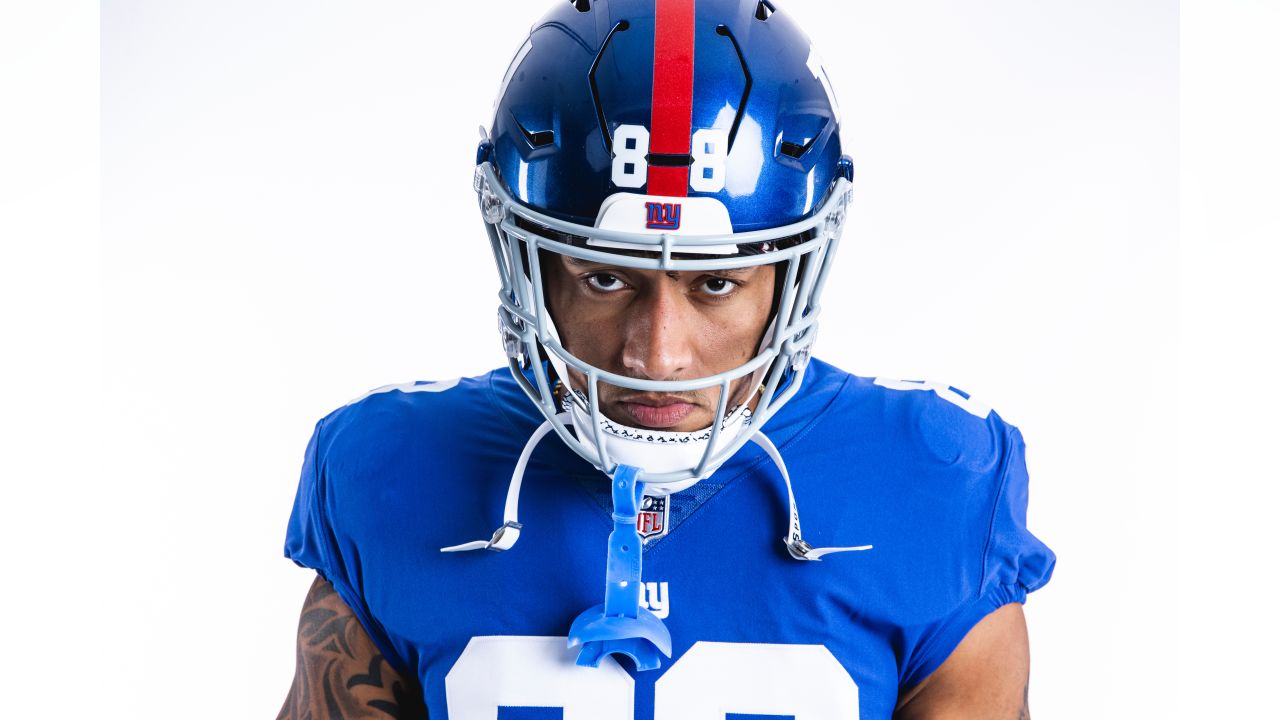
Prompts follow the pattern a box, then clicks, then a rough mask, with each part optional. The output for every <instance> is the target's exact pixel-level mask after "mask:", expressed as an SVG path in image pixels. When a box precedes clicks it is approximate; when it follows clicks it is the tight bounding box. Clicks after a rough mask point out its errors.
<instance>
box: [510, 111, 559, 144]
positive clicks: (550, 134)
mask: <svg viewBox="0 0 1280 720" xmlns="http://www.w3.org/2000/svg"><path fill="white" fill-rule="evenodd" d="M511 119H512V120H515V122H516V127H518V128H520V133H521V134H522V135H524V139H525V142H527V143H529V147H532V148H540V147H546V146H548V145H552V144H554V143H555V141H556V133H555V131H554V130H529V129H527V128H526V127H525V126H524V124H523V123H521V122H520V120H519V119H518V118H516V117H515V116H514V115H513V116H512V118H511Z"/></svg>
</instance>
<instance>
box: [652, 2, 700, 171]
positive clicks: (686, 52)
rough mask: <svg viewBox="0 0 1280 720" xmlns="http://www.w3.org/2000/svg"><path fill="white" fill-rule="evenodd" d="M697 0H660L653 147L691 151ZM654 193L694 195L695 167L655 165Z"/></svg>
mask: <svg viewBox="0 0 1280 720" xmlns="http://www.w3.org/2000/svg"><path fill="white" fill-rule="evenodd" d="M693 19H694V0H657V8H656V12H655V15H654V24H653V115H652V116H651V117H650V119H649V128H650V129H649V152H650V153H658V154H672V155H687V154H688V153H689V138H690V135H691V133H692V128H691V126H692V123H693ZM647 189H648V192H649V194H650V195H667V196H672V197H684V196H686V195H688V194H689V168H688V167H670V166H657V167H655V166H654V165H653V163H650V164H649V174H648V188H647Z"/></svg>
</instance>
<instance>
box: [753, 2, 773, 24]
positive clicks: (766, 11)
mask: <svg viewBox="0 0 1280 720" xmlns="http://www.w3.org/2000/svg"><path fill="white" fill-rule="evenodd" d="M775 11H776V8H774V7H773V3H771V2H769V0H760V2H759V3H757V4H756V19H757V20H768V19H769V16H770V15H772V14H773V13H774V12H775Z"/></svg>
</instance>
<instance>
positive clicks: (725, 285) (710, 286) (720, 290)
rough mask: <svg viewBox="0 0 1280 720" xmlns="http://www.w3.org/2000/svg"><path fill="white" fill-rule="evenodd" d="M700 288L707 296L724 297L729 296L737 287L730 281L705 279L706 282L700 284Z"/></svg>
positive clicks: (714, 278)
mask: <svg viewBox="0 0 1280 720" xmlns="http://www.w3.org/2000/svg"><path fill="white" fill-rule="evenodd" d="M702 287H703V289H704V290H706V293H707V294H708V295H714V296H717V297H724V296H725V295H729V294H731V293H732V292H733V291H734V289H735V288H736V287H737V285H735V284H734V283H733V281H732V280H726V279H725V278H718V277H713V278H707V280H706V281H705V282H703V283H702Z"/></svg>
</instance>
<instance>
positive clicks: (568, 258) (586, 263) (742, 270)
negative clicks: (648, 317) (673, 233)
mask: <svg viewBox="0 0 1280 720" xmlns="http://www.w3.org/2000/svg"><path fill="white" fill-rule="evenodd" d="M563 257H564V259H565V262H567V263H569V264H570V265H574V266H577V267H611V266H610V265H609V263H603V262H596V261H594V260H583V259H582V258H577V257H573V256H572V255H564V256H563ZM754 269H755V266H751V267H739V268H727V269H724V270H708V271H707V272H708V273H710V274H712V275H726V276H729V277H737V276H739V275H745V274H747V273H749V272H751V271H752V270H754Z"/></svg>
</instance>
